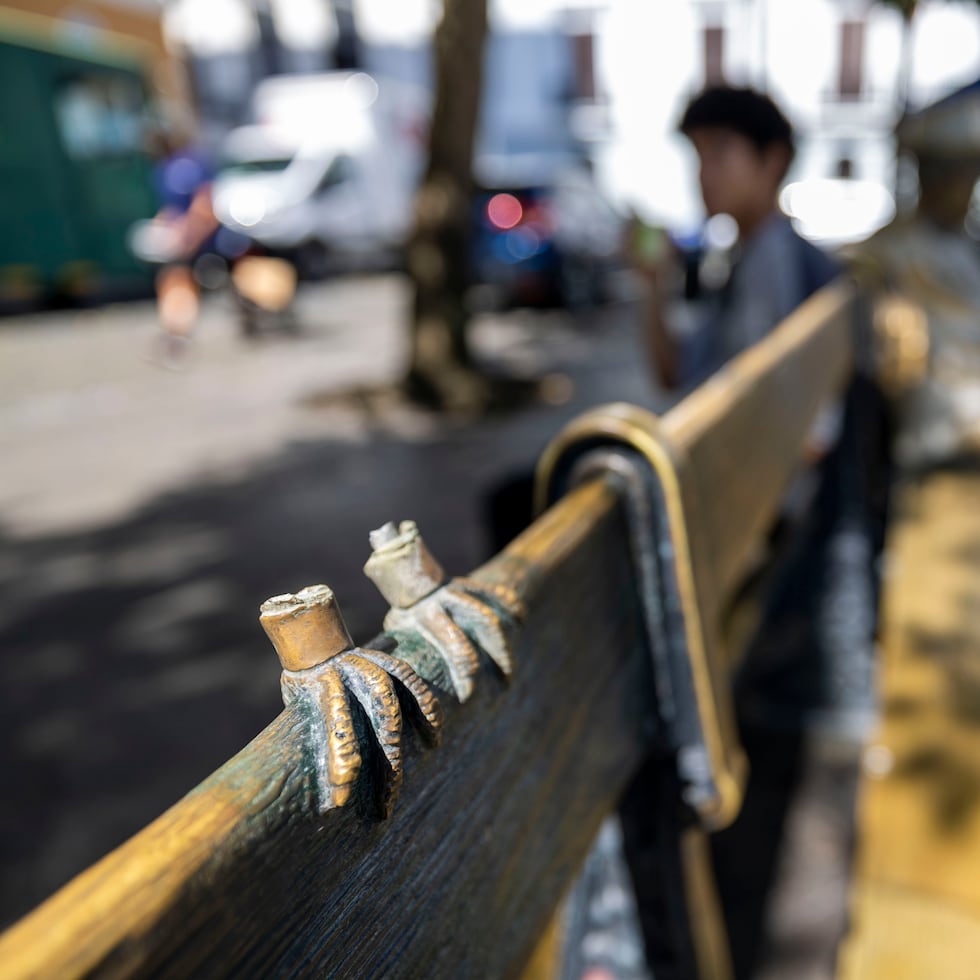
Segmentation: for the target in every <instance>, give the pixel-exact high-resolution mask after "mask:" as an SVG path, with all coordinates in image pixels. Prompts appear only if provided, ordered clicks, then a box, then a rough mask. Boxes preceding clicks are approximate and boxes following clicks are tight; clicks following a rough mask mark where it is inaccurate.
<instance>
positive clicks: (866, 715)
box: [633, 86, 878, 735]
mask: <svg viewBox="0 0 980 980" xmlns="http://www.w3.org/2000/svg"><path fill="white" fill-rule="evenodd" d="M679 129H680V131H681V132H682V133H684V135H685V136H687V138H688V139H689V140H690V142H691V144H692V146H693V148H694V150H695V152H696V154H697V157H698V162H699V165H700V170H699V178H700V188H701V195H702V198H703V201H704V206H705V210H706V212H707V214H708V216H709V218H710V219H716V216H719V215H728V216H729V217H730V218H731V219H732V221H734V224H735V227H736V229H737V236H736V235H735V234H734V233H733V234H732V236H731V237H732V238H735V242H734V245H732V246H731V252H730V259H729V263H728V265H727V268H726V266H725V265H724V263H722V264H721V265H720V267H719V264H718V262H717V259H718V254H717V253H718V251H719V249H718V248H717V247H715V249H714V252H715V254H714V255H712V254H711V252H710V250H711V249H712V244H711V240H710V234H709V235H708V236H707V237H708V248H709V253H708V256H706V257H702V258H701V259H700V261H698V259H697V258H695V259H694V260H693V261H692V259H691V257H690V256H688V257H687V261H686V268H685V265H684V264H683V263H682V261H681V260H682V255H681V252H680V250H679V249H678V248H676V247H675V246H674V245H673V244H672V243H671V241H670V240H669V238H667V237H666V236H665V235H661V236H659V238H658V236H656V235H654V234H651V232H650V231H649V230H648V229H642V228H641V229H638V231H639V232H640V234H639V237H636V238H634V242H633V255H634V259H633V262H634V265H635V267H636V268H637V269H638V270H639V272H640V273H641V274H642V276H643V278H644V279H645V281H646V283H647V287H648V296H647V303H646V308H645V311H644V323H643V326H644V334H645V340H646V342H647V347H648V350H649V353H650V355H651V361H652V367H653V370H654V373H655V376H656V377H657V379H658V380H659V381H660V383H661V384H662V385H663V386H664V387H665V388H667V389H674V388H681V389H690V388H692V387H694V386H696V385H697V384H699V383H700V382H702V381H704V380H705V379H706V378H708V377H709V376H711V375H712V374H713V373H714V372H716V371H717V370H719V369H720V368H722V367H723V366H724V365H725V364H726V363H727V362H728V361H730V360H731V359H732V358H734V357H735V356H736V355H738V354H739V353H741V352H742V351H744V350H746V349H747V348H749V347H750V346H752V345H753V344H755V343H757V342H758V341H760V340H762V339H763V338H764V337H766V336H767V335H768V334H769V333H770V332H771V331H772V330H773V329H774V328H775V327H776V326H777V325H778V324H779V323H781V322H782V321H783V320H784V319H785V318H786V317H788V316H789V315H790V314H791V313H792V312H793V311H794V310H795V309H796V308H797V307H798V306H799V305H800V304H801V303H802V302H803V301H804V300H806V299H807V297H809V296H810V295H811V294H812V293H814V292H816V291H817V290H818V289H820V288H822V287H823V286H825V285H827V284H828V283H830V282H831V280H833V279H834V278H835V277H836V276H837V274H838V273H839V272H840V266H839V265H838V263H837V262H836V261H835V260H834V259H832V258H831V257H830V256H828V255H827V254H825V253H824V252H822V251H821V250H820V249H818V248H817V247H816V246H814V245H813V244H811V243H810V242H808V241H806V240H805V239H803V238H801V237H800V236H799V235H798V234H797V233H796V231H795V230H794V229H793V227H792V225H791V223H790V221H789V219H788V218H787V217H786V216H785V215H784V214H783V213H782V212H781V211H780V209H779V205H778V195H779V191H780V187H781V185H782V183H783V180H784V178H785V177H786V174H787V172H788V170H789V167H790V164H791V163H792V161H793V157H794V135H793V129H792V126H791V124H790V123H789V121H788V120H787V118H786V116H785V115H784V114H783V113H782V111H781V110H780V109H779V107H778V106H777V105H776V104H775V103H774V102H773V101H772V99H771V98H769V97H768V96H767V95H764V94H762V93H759V92H756V91H754V90H752V89H749V88H730V87H727V86H717V87H711V88H708V89H706V90H705V91H703V92H701V93H700V94H698V95H696V96H695V97H694V98H693V99H692V100H691V102H690V103H689V104H688V106H687V107H686V109H685V111H684V113H683V116H682V118H681V120H680V124H679ZM710 230H711V225H710V223H709V226H708V231H709V233H710ZM733 231H734V230H733ZM709 258H711V259H712V260H714V267H713V268H711V267H710V263H709V261H708V259H709ZM709 273H710V274H711V275H710V277H709V275H708V274H709ZM726 273H727V274H726ZM699 274H700V275H699ZM692 279H693V282H692ZM682 293H683V295H682ZM876 404H877V401H876V397H875V394H874V392H873V391H869V389H868V386H867V384H866V383H865V379H864V378H862V377H856V378H855V380H854V382H853V383H852V384H851V386H850V388H849V389H848V391H847V392H845V393H844V395H843V396H842V397H841V398H839V399H835V400H834V401H833V402H830V403H828V404H827V405H825V407H824V409H823V410H822V411H821V412H820V413H819V415H818V417H817V420H816V421H815V423H814V425H813V427H812V428H811V431H810V433H809V435H808V437H807V440H806V444H805V446H804V455H805V457H806V458H807V459H808V460H809V462H810V463H811V464H815V465H813V467H812V468H811V469H810V470H809V471H808V472H805V473H801V474H800V476H799V477H798V478H797V479H796V480H795V481H794V483H793V485H792V486H791V487H790V489H789V492H788V494H787V496H786V498H785V499H784V501H783V505H782V507H781V511H780V516H779V519H778V521H777V523H776V526H775V527H774V528H773V530H772V535H771V538H770V549H769V553H768V554H767V555H761V556H760V561H761V562H764V563H765V565H766V566H771V565H772V564H773V563H778V566H779V569H780V571H779V574H778V576H776V577H775V578H774V579H773V580H772V586H771V587H770V588H769V589H768V590H767V591H766V594H765V597H764V599H763V605H762V621H761V624H760V628H759V630H758V633H757V635H756V639H755V641H754V643H753V645H752V648H751V649H750V650H749V652H748V653H747V655H746V657H745V660H744V662H743V666H742V668H741V671H740V674H739V676H738V677H737V678H736V691H737V699H738V702H739V710H740V713H741V715H742V717H743V718H744V719H745V720H747V721H749V722H750V723H755V724H759V725H762V726H764V727H766V728H773V727H775V728H779V729H789V730H799V729H801V728H804V729H806V728H812V727H828V728H830V729H832V730H834V731H835V732H837V733H839V734H844V733H854V734H857V735H860V734H861V733H862V732H863V731H864V729H865V727H866V725H867V724H868V721H869V719H870V711H869V709H870V705H871V694H872V691H871V677H872V672H871V650H872V644H871V640H872V635H873V629H874V609H875V588H876V585H875V578H874V573H873V561H874V551H875V544H876V540H877V536H876V534H875V527H876V524H877V523H878V518H877V516H876V515H875V513H874V507H873V505H872V498H871V490H870V487H871V484H872V480H871V478H870V477H868V475H867V473H866V470H865V464H864V463H863V462H862V452H863V451H864V449H865V447H866V446H867V445H869V443H868V441H867V439H866V437H865V436H866V432H867V426H868V423H867V419H868V418H869V417H871V416H873V415H874V413H875V412H876V411H877V409H876ZM764 435H765V432H764V429H763V430H762V431H760V437H764ZM760 567H761V566H760Z"/></svg>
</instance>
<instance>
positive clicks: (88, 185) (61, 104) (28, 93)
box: [0, 31, 156, 311]
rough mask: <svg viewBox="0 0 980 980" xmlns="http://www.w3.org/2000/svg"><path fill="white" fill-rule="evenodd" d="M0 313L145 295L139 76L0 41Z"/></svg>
mask: <svg viewBox="0 0 980 980" xmlns="http://www.w3.org/2000/svg"><path fill="white" fill-rule="evenodd" d="M0 91H2V92H3V97H2V98H0V226H2V235H0V311H4V310H6V311H10V310H18V309H29V308H31V307H36V306H39V305H42V304H46V303H50V302H66V301H67V302H92V301H95V300H100V299H109V298H122V297H125V296H133V295H139V294H146V293H147V291H148V289H149V288H150V285H151V273H150V270H148V269H147V268H146V267H145V266H143V265H142V264H141V263H140V262H139V261H137V260H136V259H135V258H134V256H133V255H132V254H131V252H130V250H129V248H128V247H127V243H126V237H127V232H128V230H129V228H130V227H131V226H132V224H133V222H135V221H137V220H139V219H141V218H147V217H150V216H152V215H153V213H154V212H155V210H156V196H155V193H154V189H153V183H152V161H151V160H150V158H149V155H148V153H147V149H146V140H145V135H146V132H145V130H146V120H147V117H148V116H147V104H148V96H147V87H146V84H145V82H144V79H143V75H142V72H141V68H140V65H139V64H138V63H137V62H136V61H127V60H126V59H125V57H123V58H119V57H117V56H116V55H115V53H113V55H112V56H111V57H109V56H107V55H106V54H105V52H104V51H101V50H98V51H95V50H92V51H89V50H85V51H79V50H75V49H73V48H69V47H68V46H62V45H58V44H56V43H51V42H48V41H38V40H35V39H28V38H25V37H20V36H17V37H11V36H9V34H7V32H2V31H0Z"/></svg>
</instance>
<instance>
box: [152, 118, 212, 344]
mask: <svg viewBox="0 0 980 980" xmlns="http://www.w3.org/2000/svg"><path fill="white" fill-rule="evenodd" d="M156 143H157V156H158V157H159V162H158V163H157V166H156V169H155V171H154V185H155V190H156V193H157V199H158V202H159V205H160V208H159V211H158V212H157V214H156V216H155V217H154V219H153V225H154V226H155V227H156V228H157V230H158V231H159V232H162V233H163V237H164V238H165V249H164V251H165V254H166V256H167V261H165V262H164V263H163V265H162V268H161V269H160V271H159V272H158V273H157V276H156V293H157V315H158V317H159V320H160V326H161V327H162V328H163V331H164V345H163V346H164V354H165V355H166V356H167V357H168V358H174V357H179V356H180V355H182V354H183V352H184V349H185V347H186V345H187V342H188V340H189V339H190V336H191V334H192V333H193V330H194V327H195V325H196V323H197V318H198V315H199V313H200V308H201V288H200V284H199V282H198V278H197V276H196V275H195V270H194V264H195V261H196V260H197V259H198V258H199V257H200V256H201V255H202V254H204V253H206V252H207V251H209V249H210V248H211V246H212V245H213V242H214V238H215V236H216V235H217V233H218V230H219V228H220V224H219V222H218V219H217V217H215V214H214V209H213V207H212V204H211V184H212V181H213V179H214V171H213V169H212V167H211V163H210V161H209V160H208V158H207V156H206V155H205V154H204V153H203V152H202V151H200V150H198V149H196V148H195V147H194V146H193V145H192V143H191V142H190V140H188V139H182V138H179V137H176V136H174V135H173V134H170V133H163V132H160V133H157V134H156Z"/></svg>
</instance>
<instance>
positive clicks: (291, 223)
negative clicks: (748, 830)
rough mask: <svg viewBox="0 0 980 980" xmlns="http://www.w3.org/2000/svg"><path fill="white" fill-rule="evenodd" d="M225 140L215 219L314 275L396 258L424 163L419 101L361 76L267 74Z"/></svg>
mask: <svg viewBox="0 0 980 980" xmlns="http://www.w3.org/2000/svg"><path fill="white" fill-rule="evenodd" d="M254 105H255V116H256V119H257V120H258V121H257V122H256V123H255V124H253V125H250V126H244V127H241V128H239V129H236V130H233V131H232V132H231V133H229V135H228V137H227V138H226V140H225V143H224V146H223V158H224V164H223V167H222V170H221V172H220V173H219V176H218V178H217V180H216V182H215V190H214V207H215V212H216V213H217V215H218V218H219V219H220V220H221V221H222V222H223V223H224V224H225V225H227V226H228V227H229V228H231V229H233V230H235V231H240V232H242V233H244V234H246V235H248V236H249V237H251V238H252V239H254V240H255V241H257V242H259V243H260V244H261V245H264V246H265V247H267V248H268V249H270V250H271V251H273V252H276V253H280V254H285V255H289V256H291V257H293V258H294V259H295V260H296V262H297V265H299V266H300V269H301V271H302V272H304V273H305V274H307V275H311V276H316V275H320V274H322V273H323V272H325V271H326V270H327V269H328V268H330V267H331V266H332V265H335V264H339V265H341V266H345V265H350V264H366V263H372V262H374V261H376V260H378V259H382V260H390V259H391V258H392V257H393V256H395V255H398V254H399V253H400V251H401V248H402V246H403V244H404V242H405V238H406V236H407V234H408V232H409V230H410V228H411V220H412V202H413V197H414V193H415V188H416V186H417V184H418V181H419V178H420V176H421V170H422V165H423V162H424V156H425V154H424V147H425V140H426V127H427V125H428V111H429V107H428V96H427V95H426V94H425V93H420V92H419V91H418V90H415V89H412V88H409V87H406V86H404V85H402V84H399V83H391V82H386V81H379V80H376V79H374V78H372V77H371V76H369V75H366V74H364V73H362V72H331V73H327V74H319V75H298V76H277V77H274V78H270V79H267V80H265V81H264V82H262V83H261V84H260V85H259V87H258V89H257V90H256V93H255V102H254Z"/></svg>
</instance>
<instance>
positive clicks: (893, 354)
mask: <svg viewBox="0 0 980 980" xmlns="http://www.w3.org/2000/svg"><path fill="white" fill-rule="evenodd" d="M898 139H899V145H900V147H901V148H902V149H904V150H905V151H906V152H909V151H910V152H911V153H913V154H914V156H915V157H916V159H917V161H918V170H919V199H918V202H917V204H916V205H915V208H914V210H913V211H912V213H911V214H903V215H900V216H899V217H897V218H896V219H895V220H894V221H893V222H892V223H891V224H890V225H888V226H886V227H885V228H883V229H882V230H881V231H879V232H878V233H877V234H875V235H874V236H873V237H872V238H870V239H869V240H868V241H867V242H864V243H863V244H861V245H859V246H857V247H856V248H855V249H854V250H853V254H852V255H851V262H852V266H853V269H854V272H855V274H856V275H857V277H858V278H859V280H861V281H862V282H863V283H864V284H865V285H866V286H868V287H869V288H870V289H871V290H872V292H873V294H874V295H875V298H876V316H875V319H876V328H877V330H876V332H877V337H878V340H879V368H880V370H881V372H882V375H883V379H882V380H883V383H884V384H885V385H886V386H887V388H888V389H889V391H890V393H891V395H892V396H893V404H894V410H895V411H894V414H895V419H894V422H895V438H894V454H895V459H896V462H897V463H898V464H899V465H900V466H903V467H908V468H921V467H926V466H932V465H939V464H941V463H943V462H945V461H949V460H951V459H954V458H956V457H958V456H965V455H969V454H976V452H977V450H980V250H978V247H977V242H976V241H974V240H973V239H971V238H970V237H969V235H968V234H967V230H966V220H967V217H968V214H969V211H970V204H971V199H972V198H973V195H974V194H975V187H976V185H977V180H978V178H980V80H977V81H976V82H974V83H973V84H972V85H968V86H966V87H965V88H962V89H960V90H958V91H957V92H954V93H953V94H952V95H950V96H948V97H947V98H945V99H942V100H940V101H939V102H937V103H934V104H933V105H931V106H927V107H925V108H924V109H921V110H919V111H918V112H916V113H913V114H910V115H908V116H906V117H905V118H904V119H903V120H902V121H901V122H900V124H899V127H898Z"/></svg>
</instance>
